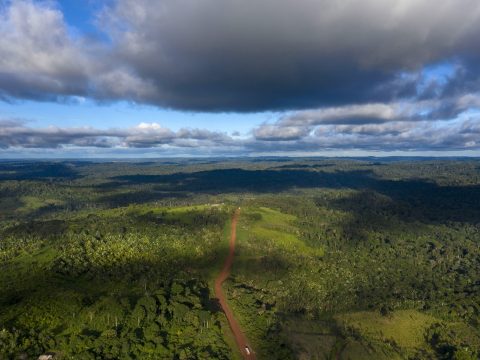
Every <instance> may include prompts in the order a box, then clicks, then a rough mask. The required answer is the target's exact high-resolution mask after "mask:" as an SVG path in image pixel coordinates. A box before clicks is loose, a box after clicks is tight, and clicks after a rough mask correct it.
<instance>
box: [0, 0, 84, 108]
mask: <svg viewBox="0 0 480 360" xmlns="http://www.w3.org/2000/svg"><path fill="white" fill-rule="evenodd" d="M87 52H88V51H87V49H86V48H85V47H84V46H83V44H82V43H81V40H75V39H73V38H72V37H70V36H69V34H68V29H67V26H66V24H65V22H64V19H63V15H62V13H61V12H60V11H59V10H58V9H56V8H54V7H52V6H50V5H47V4H46V3H38V4H37V3H33V2H30V1H12V2H7V5H4V7H2V8H1V10H0V96H3V97H6V96H11V97H18V98H41V99H54V98H59V97H64V96H71V95H78V94H86V92H87V89H88V83H89V67H90V64H89V59H88V55H87Z"/></svg>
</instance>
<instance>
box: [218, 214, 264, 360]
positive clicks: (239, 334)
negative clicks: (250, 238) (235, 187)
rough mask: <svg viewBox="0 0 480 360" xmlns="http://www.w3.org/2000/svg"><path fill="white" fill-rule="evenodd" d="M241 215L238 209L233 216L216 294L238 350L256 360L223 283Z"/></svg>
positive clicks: (230, 264)
mask: <svg viewBox="0 0 480 360" xmlns="http://www.w3.org/2000/svg"><path fill="white" fill-rule="evenodd" d="M239 215H240V208H238V209H237V210H236V211H235V213H234V214H233V218H232V232H231V235H230V250H229V253H228V257H227V258H226V259H225V264H224V265H223V269H222V271H221V272H220V274H219V275H218V276H217V278H216V279H215V294H216V296H217V298H218V301H219V302H220V306H221V307H222V309H223V311H224V312H225V316H226V317H227V320H228V323H229V325H230V329H232V333H233V336H234V337H235V341H236V343H237V346H238V349H239V350H240V352H241V354H242V356H243V358H244V359H249V360H252V359H256V356H255V353H254V352H253V349H252V347H251V346H250V343H249V342H248V340H247V337H246V336H245V334H244V333H243V331H242V329H241V328H240V325H239V324H238V322H237V320H236V319H235V317H234V316H233V312H232V310H231V309H230V307H229V306H228V303H227V299H226V298H225V294H224V293H223V289H222V284H223V282H224V281H225V280H226V279H227V278H228V277H229V276H230V268H231V267H232V264H233V258H234V256H235V240H236V238H237V221H238V216H239Z"/></svg>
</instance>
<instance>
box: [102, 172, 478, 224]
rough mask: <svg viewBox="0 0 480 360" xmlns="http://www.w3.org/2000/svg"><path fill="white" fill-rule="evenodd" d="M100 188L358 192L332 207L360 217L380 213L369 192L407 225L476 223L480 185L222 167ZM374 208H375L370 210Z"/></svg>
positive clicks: (119, 179)
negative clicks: (145, 186)
mask: <svg viewBox="0 0 480 360" xmlns="http://www.w3.org/2000/svg"><path fill="white" fill-rule="evenodd" d="M112 179H113V180H114V181H112V182H109V183H106V184H102V188H116V187H121V186H129V185H133V184H151V185H153V184H154V185H155V186H156V188H158V189H163V190H164V191H175V192H189V193H208V194H221V193H229V192H234V193H239V192H254V193H270V192H273V193H275V192H279V191H286V190H291V189H295V188H329V189H354V190H359V191H361V192H360V193H359V194H356V195H353V196H352V197H350V198H347V199H345V198H344V199H340V200H338V201H335V202H333V203H331V204H330V205H331V206H333V207H334V208H338V209H342V210H346V211H350V212H352V211H353V212H356V213H357V215H358V216H362V214H363V215H365V214H366V213H368V212H371V211H374V212H375V211H376V210H377V209H376V208H375V206H377V204H376V203H375V201H372V199H369V197H371V192H377V193H379V194H382V195H385V196H387V197H389V198H390V199H391V202H390V203H389V204H387V205H382V206H383V210H382V211H386V212H390V213H392V214H394V215H395V216H397V217H398V218H399V219H401V220H403V221H409V222H410V221H423V222H428V223H444V222H446V221H458V222H468V223H471V224H478V223H479V221H480V220H479V219H480V186H478V185H475V186H439V185H437V184H436V183H434V182H428V181H424V180H397V181H394V180H388V179H381V178H378V177H377V176H376V175H375V174H374V173H373V171H371V170H357V171H335V172H321V171H308V170H285V169H283V170H243V169H224V170H211V171H200V172H195V173H175V174H169V175H127V176H116V177H114V178H112ZM368 205H370V206H371V207H369V206H368Z"/></svg>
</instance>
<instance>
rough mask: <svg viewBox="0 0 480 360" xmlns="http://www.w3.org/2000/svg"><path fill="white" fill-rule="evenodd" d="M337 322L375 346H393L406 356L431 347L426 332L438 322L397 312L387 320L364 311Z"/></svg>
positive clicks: (431, 318)
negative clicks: (426, 339) (375, 344)
mask: <svg viewBox="0 0 480 360" xmlns="http://www.w3.org/2000/svg"><path fill="white" fill-rule="evenodd" d="M336 319H337V320H338V321H339V323H340V324H341V326H343V327H346V328H349V329H350V331H353V332H356V333H358V334H359V335H360V336H361V337H362V338H364V339H368V340H369V341H371V342H372V343H384V344H391V345H392V346H393V347H398V348H399V349H400V350H401V351H402V352H405V353H407V354H414V353H415V352H416V351H418V350H419V349H422V348H425V347H427V346H428V344H426V342H425V335H426V332H427V329H428V328H429V327H430V326H432V325H433V324H434V323H436V322H438V321H439V320H438V319H436V318H435V317H433V316H431V315H427V314H424V313H420V312H418V311H416V310H398V311H394V312H392V313H391V314H389V315H388V316H382V315H381V314H380V313H378V312H371V311H362V312H356V313H350V314H342V315H338V316H337V317H336Z"/></svg>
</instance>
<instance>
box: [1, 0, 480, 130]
mask: <svg viewBox="0 0 480 360" xmlns="http://www.w3.org/2000/svg"><path fill="white" fill-rule="evenodd" d="M4 4H5V5H4V6H3V7H1V8H0V96H1V97H3V98H4V99H14V98H20V99H23V98H30V99H38V100H53V101H65V99H68V98H69V97H72V96H82V97H87V98H93V99H96V100H99V101H116V100H127V101H134V102H137V103H148V104H154V105H157V106H160V107H168V108H176V109H182V110H200V111H238V112H246V111H262V110H289V109H308V108H315V107H343V106H346V105H352V106H354V105H355V104H356V105H362V104H372V103H378V104H381V103H392V102H398V101H401V100H409V99H416V100H431V99H443V98H449V97H459V96H468V94H470V93H472V92H474V91H477V90H478V87H479V86H480V66H479V65H478V64H479V63H480V61H479V60H480V50H479V49H480V46H478V45H479V43H478V38H479V37H478V34H479V33H480V4H479V3H478V1H477V0H444V1H442V2H441V3H439V2H438V1H435V0H416V1H413V0H400V1H397V2H395V3H394V4H392V3H390V2H385V1H383V0H365V1H356V0H347V1H342V2H340V3H339V2H338V1H336V0H297V1H294V2H292V1H290V0H275V1H274V0H226V1H220V0H163V1H162V2H161V3H159V2H158V1H156V0H115V1H105V3H104V6H103V11H102V12H101V13H100V14H96V15H95V16H96V18H97V26H98V29H99V31H103V35H104V37H105V38H108V41H105V40H101V39H102V36H100V37H98V39H93V38H91V37H88V36H84V35H82V33H81V30H80V29H72V28H71V27H70V26H69V24H67V23H66V20H65V18H64V17H63V14H62V12H61V11H60V9H59V8H58V7H56V6H55V3H54V2H53V1H33V0H15V1H8V0H7V1H6V2H5V3H4ZM438 64H447V65H446V66H447V67H450V68H451V69H452V71H450V72H448V73H447V74H446V75H444V76H441V77H440V78H439V77H438V76H432V71H430V72H428V71H426V69H427V70H428V69H430V68H432V67H433V68H435V66H436V65H438ZM433 73H435V71H433ZM364 116H368V113H365V114H363V115H362V116H360V118H358V119H357V120H358V122H362V119H363V117H364ZM384 116H387V117H388V114H384ZM382 119H384V118H383V117H380V120H382ZM332 121H333V120H332Z"/></svg>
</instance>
